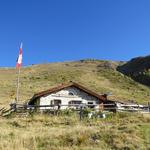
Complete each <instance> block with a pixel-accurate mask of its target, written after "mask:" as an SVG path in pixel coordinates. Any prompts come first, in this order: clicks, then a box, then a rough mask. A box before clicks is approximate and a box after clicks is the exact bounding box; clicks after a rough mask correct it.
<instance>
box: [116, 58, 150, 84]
mask: <svg viewBox="0 0 150 150" xmlns="http://www.w3.org/2000/svg"><path fill="white" fill-rule="evenodd" d="M117 70H118V71H120V72H122V73H123V74H125V75H127V76H130V77H131V78H132V79H134V80H135V81H137V82H140V83H142V84H144V85H147V86H150V56H146V57H137V58H134V59H131V60H130V61H129V62H127V63H125V64H124V65H121V66H119V67H118V68H117Z"/></svg>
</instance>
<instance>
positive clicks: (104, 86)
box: [0, 60, 150, 106]
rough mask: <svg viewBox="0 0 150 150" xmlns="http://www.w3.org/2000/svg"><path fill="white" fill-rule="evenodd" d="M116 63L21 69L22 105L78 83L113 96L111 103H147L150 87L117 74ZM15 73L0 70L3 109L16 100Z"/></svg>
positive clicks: (46, 65) (11, 69)
mask: <svg viewBox="0 0 150 150" xmlns="http://www.w3.org/2000/svg"><path fill="white" fill-rule="evenodd" d="M117 65H118V63H117V62H107V61H90V60H88V61H79V62H65V63H54V64H43V65H33V66H30V67H24V68H22V69H21V86H20V101H22V102H24V101H26V100H28V99H30V98H31V97H32V96H33V94H34V93H36V92H39V91H42V90H46V89H48V88H50V87H53V86H56V85H58V84H61V83H62V82H67V81H69V80H73V81H76V82H78V83H81V84H83V85H84V86H86V87H88V88H89V89H92V90H94V91H96V92H97V93H110V92H111V93H113V95H112V96H110V99H119V100H125V101H126V100H135V101H137V102H139V103H147V101H148V100H149V99H150V90H149V87H146V86H143V85H141V84H138V83H136V82H134V81H133V80H132V79H130V78H129V77H126V76H124V75H123V74H121V73H119V72H117V71H116V70H115V67H116V66H117ZM16 78H17V76H16V70H15V69H14V68H1V69H0V97H1V100H0V105H1V106H2V105H8V103H11V102H12V101H13V99H14V98H15V97H16Z"/></svg>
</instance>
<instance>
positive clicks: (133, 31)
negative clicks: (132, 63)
mask: <svg viewBox="0 0 150 150" xmlns="http://www.w3.org/2000/svg"><path fill="white" fill-rule="evenodd" d="M149 8H150V1H149V0H13V1H11V0H2V1H0V52H1V55H0V66H11V67H13V66H15V64H16V58H17V56H18V52H19V45H20V43H21V41H22V42H23V64H24V66H26V65H30V64H37V63H38V64H39V63H47V62H60V61H69V60H79V59H84V58H95V59H108V60H129V59H131V58H132V57H136V56H144V55H149V54H150V9H149Z"/></svg>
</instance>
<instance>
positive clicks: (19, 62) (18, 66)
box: [16, 43, 22, 69]
mask: <svg viewBox="0 0 150 150" xmlns="http://www.w3.org/2000/svg"><path fill="white" fill-rule="evenodd" d="M21 65H22V43H21V45H20V49H19V57H18V59H17V64H16V68H17V69H18V68H20V67H21Z"/></svg>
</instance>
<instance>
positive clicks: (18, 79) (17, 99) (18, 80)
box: [16, 67, 20, 103]
mask: <svg viewBox="0 0 150 150" xmlns="http://www.w3.org/2000/svg"><path fill="white" fill-rule="evenodd" d="M19 82H20V67H19V68H18V78H17V98H16V103H18V101H19Z"/></svg>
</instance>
